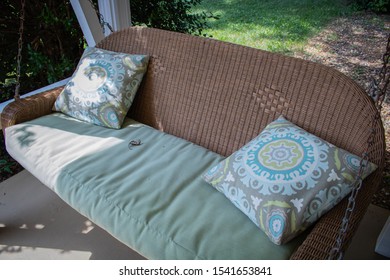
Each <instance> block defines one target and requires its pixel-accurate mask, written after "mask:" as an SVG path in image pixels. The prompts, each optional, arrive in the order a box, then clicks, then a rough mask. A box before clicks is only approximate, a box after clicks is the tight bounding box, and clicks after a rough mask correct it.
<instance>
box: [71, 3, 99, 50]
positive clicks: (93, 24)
mask: <svg viewBox="0 0 390 280" xmlns="http://www.w3.org/2000/svg"><path fill="white" fill-rule="evenodd" d="M70 3H71V4H72V8H73V10H74V12H75V14H76V16H77V20H78V21H79V24H80V27H81V30H82V31H83V34H84V38H85V40H86V41H87V44H88V46H90V47H94V46H95V45H96V44H97V43H98V42H99V41H101V40H102V39H103V38H104V34H103V30H102V28H101V26H100V23H99V18H98V16H97V14H96V11H95V9H94V8H93V7H92V5H91V3H90V2H89V1H88V0H70Z"/></svg>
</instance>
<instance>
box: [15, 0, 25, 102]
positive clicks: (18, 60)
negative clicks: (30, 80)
mask: <svg viewBox="0 0 390 280" xmlns="http://www.w3.org/2000/svg"><path fill="white" fill-rule="evenodd" d="M24 6H25V0H21V9H20V15H19V18H20V25H19V40H18V55H17V57H16V85H15V96H14V99H15V100H19V99H20V94H19V91H20V71H21V62H22V48H23V32H24Z"/></svg>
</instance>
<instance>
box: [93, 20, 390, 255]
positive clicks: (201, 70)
mask: <svg viewBox="0 0 390 280" xmlns="http://www.w3.org/2000/svg"><path fill="white" fill-rule="evenodd" d="M98 47H101V48H105V49H109V50H114V51H120V52H127V53H137V54H149V55H150V56H151V60H150V63H149V68H148V71H147V75H146V77H144V81H143V84H142V86H141V88H140V90H139V92H138V93H137V96H136V99H135V102H134V104H133V105H132V107H131V110H130V112H129V114H130V116H131V117H132V118H134V119H136V120H138V121H140V122H143V123H146V124H148V125H151V126H153V127H155V128H157V129H160V130H162V131H165V132H167V133H170V134H173V135H176V136H179V137H181V138H184V139H187V140H189V141H192V142H194V143H196V144H199V145H201V146H204V147H206V148H208V149H210V150H212V151H215V152H217V153H220V154H222V155H225V156H228V155H230V154H231V153H232V152H234V151H235V150H237V149H238V148H240V147H241V146H243V145H244V144H245V143H246V142H248V141H249V140H250V139H252V138H253V137H255V136H256V135H258V134H259V133H260V131H261V130H262V129H263V128H264V127H265V126H266V125H267V124H268V123H270V122H271V121H272V120H274V119H276V118H277V117H278V116H279V115H280V114H283V115H285V116H286V118H287V119H288V120H290V121H292V122H294V123H295V124H297V125H299V126H301V127H303V128H304V129H306V130H307V131H309V132H311V133H313V134H315V135H317V136H319V137H322V138H323V139H325V140H327V141H329V142H331V143H333V144H334V145H337V146H339V147H341V148H344V149H346V150H348V151H350V152H352V153H355V154H357V155H362V153H363V152H364V151H365V150H366V148H367V139H368V138H369V136H370V133H371V129H374V130H375V132H376V136H375V139H374V141H373V146H372V148H371V149H370V160H371V161H373V162H374V163H376V164H377V165H379V169H378V170H377V171H376V172H374V174H372V175H371V176H370V177H369V178H368V179H366V180H365V184H364V186H363V188H362V190H361V191H360V193H359V196H358V198H357V201H356V207H355V211H354V214H353V215H352V218H351V221H350V228H349V231H348V233H347V244H348V242H349V241H350V240H351V236H352V235H353V233H354V231H355V230H356V228H357V226H358V224H359V221H360V220H361V219H362V217H363V215H364V213H365V211H366V209H367V207H368V205H369V203H370V201H371V197H372V195H373V193H374V192H375V191H376V188H377V187H378V185H379V183H381V174H382V170H383V165H384V153H385V141H384V131H383V126H382V123H381V120H380V119H376V120H375V123H374V125H373V119H375V115H376V113H377V110H376V108H375V106H374V104H373V102H372V100H371V99H370V98H369V97H368V96H367V94H366V93H365V92H364V90H362V88H361V87H359V86H358V85H357V84H356V83H355V82H354V81H352V80H351V79H349V78H347V77H346V76H345V75H343V74H341V73H340V72H338V71H336V70H334V69H331V68H329V67H326V66H323V65H320V64H316V63H312V62H309V61H305V60H301V59H296V58H292V57H287V56H284V55H280V54H275V53H270V52H265V51H261V50H257V49H253V48H249V47H244V46H239V45H235V44H230V43H226V42H221V41H217V40H213V39H209V38H203V37H195V36H189V35H185V34H179V33H173V32H169V31H163V30H157V29H150V28H140V27H133V28H128V29H125V30H123V31H120V32H116V33H114V34H112V35H111V36H109V37H107V38H106V39H104V40H103V41H102V42H101V43H100V44H98ZM346 204H347V201H346V200H344V201H343V202H341V203H340V204H339V205H337V207H335V208H334V209H333V210H332V211H330V212H329V213H327V214H326V215H325V216H324V217H322V218H321V220H320V221H319V222H317V224H316V225H315V226H314V227H313V229H312V230H311V232H310V234H309V235H308V236H307V238H306V239H305V241H304V242H303V244H301V246H299V248H298V249H297V251H296V252H295V253H294V254H293V256H292V258H298V259H302V258H303V259H312V258H313V259H323V258H327V256H328V254H329V251H330V249H331V248H332V246H333V245H334V244H335V240H336V237H337V233H338V229H339V228H340V222H341V220H342V216H343V214H344V212H345V208H346ZM347 244H346V245H347Z"/></svg>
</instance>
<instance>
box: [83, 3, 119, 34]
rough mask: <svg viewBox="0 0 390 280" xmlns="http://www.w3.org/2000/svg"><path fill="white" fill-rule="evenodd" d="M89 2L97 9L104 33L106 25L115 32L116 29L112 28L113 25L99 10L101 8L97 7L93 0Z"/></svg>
mask: <svg viewBox="0 0 390 280" xmlns="http://www.w3.org/2000/svg"><path fill="white" fill-rule="evenodd" d="M89 3H91V5H92V7H93V9H94V10H95V12H96V14H97V16H98V18H99V22H100V26H101V27H102V29H103V34H104V33H106V30H105V27H106V26H107V27H108V29H109V30H110V31H111V33H112V32H114V29H113V28H112V26H111V25H110V24H109V23H108V22H107V21H105V20H104V17H103V15H102V14H101V13H100V12H99V9H98V8H97V7H96V5H95V4H94V3H93V2H92V0H89Z"/></svg>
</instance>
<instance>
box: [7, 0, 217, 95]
mask: <svg viewBox="0 0 390 280" xmlns="http://www.w3.org/2000/svg"><path fill="white" fill-rule="evenodd" d="M92 1H93V2H94V3H95V4H97V0H92ZM200 2H201V0H150V1H144V0H131V1H130V5H131V16H132V22H133V24H134V25H146V26H149V27H156V28H161V29H167V30H172V31H178V32H184V33H191V34H196V35H201V34H202V31H203V29H204V28H205V27H206V19H207V18H208V17H210V16H211V15H206V13H198V14H194V13H192V12H191V9H192V8H193V7H194V6H196V5H197V4H199V3H200ZM0 5H1V6H0V28H1V32H0V49H1V52H0V68H1V72H0V102H2V101H3V100H7V99H9V98H10V97H12V96H13V91H14V86H15V85H14V84H15V79H16V71H15V69H16V56H17V52H18V38H19V12H20V8H21V2H20V0H2V1H0ZM84 47H85V40H84V38H83V34H82V31H81V28H80V26H79V24H78V21H77V18H76V16H75V14H74V11H73V9H72V6H71V4H70V1H69V0H45V1H38V0H29V1H26V6H25V21H24V32H23V48H22V71H21V89H20V92H21V94H23V93H25V92H29V91H31V90H34V89H37V88H40V87H42V86H45V85H47V84H51V83H53V82H55V81H58V80H61V79H64V78H67V77H69V76H70V75H71V74H72V72H73V71H74V69H75V67H76V65H77V62H78V60H79V58H80V56H81V54H82V52H83V50H84Z"/></svg>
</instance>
